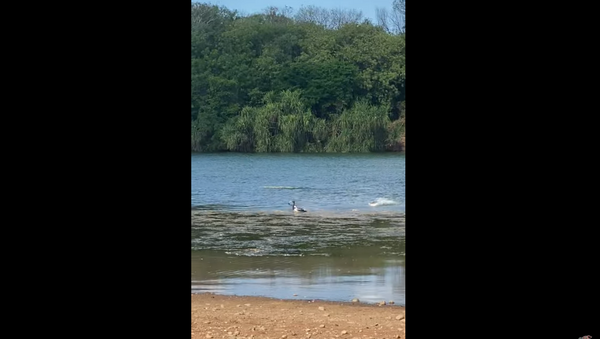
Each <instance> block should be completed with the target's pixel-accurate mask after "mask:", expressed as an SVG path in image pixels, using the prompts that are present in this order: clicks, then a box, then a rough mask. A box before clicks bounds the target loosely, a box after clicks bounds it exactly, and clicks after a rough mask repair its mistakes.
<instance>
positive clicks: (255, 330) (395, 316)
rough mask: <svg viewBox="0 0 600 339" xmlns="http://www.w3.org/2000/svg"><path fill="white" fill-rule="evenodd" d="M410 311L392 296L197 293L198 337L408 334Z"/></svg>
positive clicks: (277, 338) (194, 320) (194, 302)
mask: <svg viewBox="0 0 600 339" xmlns="http://www.w3.org/2000/svg"><path fill="white" fill-rule="evenodd" d="M291 298H292V297H291ZM404 314H405V308H404V307H401V306H397V305H390V304H389V302H388V303H386V304H385V305H373V304H364V303H360V302H354V303H353V302H347V303H341V302H330V301H322V300H314V301H313V300H311V301H307V300H279V299H270V298H263V297H243V296H224V295H215V294H209V293H204V294H192V338H196V339H197V338H208V339H211V338H214V339H217V338H228V339H229V338H236V339H242V338H271V339H285V338H287V339H291V338H361V339H362V338H405V319H404Z"/></svg>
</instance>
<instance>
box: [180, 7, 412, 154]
mask: <svg viewBox="0 0 600 339" xmlns="http://www.w3.org/2000/svg"><path fill="white" fill-rule="evenodd" d="M403 4H404V0H394V2H393V6H392V10H391V11H385V10H378V24H373V23H371V22H370V21H369V20H366V19H364V18H363V17H362V13H361V12H358V11H355V10H340V9H335V10H327V9H322V8H318V7H315V6H308V7H302V8H300V9H299V10H298V11H297V12H296V13H294V12H293V11H292V10H291V9H290V8H289V7H286V8H283V9H279V8H275V7H270V8H268V9H267V10H265V11H264V12H263V13H258V14H251V15H240V14H239V13H238V12H236V11H234V10H230V9H227V8H225V7H219V6H215V5H210V4H205V3H192V11H191V13H192V15H191V20H192V25H191V29H192V34H191V35H192V48H191V54H192V64H191V66H192V67H191V68H192V72H191V76H192V86H191V94H192V95H191V99H192V151H198V152H214V151H237V152H377V151H385V150H388V151H389V150H393V151H397V150H401V149H402V148H403V143H404V127H405V123H404V119H405V106H406V105H405V33H404V19H403V15H404V5H403Z"/></svg>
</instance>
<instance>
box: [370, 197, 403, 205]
mask: <svg viewBox="0 0 600 339" xmlns="http://www.w3.org/2000/svg"><path fill="white" fill-rule="evenodd" d="M397 204H398V202H397V201H394V200H391V199H387V198H377V199H375V200H373V201H371V202H370V203H369V206H372V207H377V206H387V205H397Z"/></svg>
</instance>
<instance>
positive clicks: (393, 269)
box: [192, 210, 405, 305]
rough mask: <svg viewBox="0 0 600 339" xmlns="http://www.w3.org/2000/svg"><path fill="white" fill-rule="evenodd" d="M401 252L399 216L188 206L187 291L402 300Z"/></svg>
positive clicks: (401, 231) (400, 302)
mask: <svg viewBox="0 0 600 339" xmlns="http://www.w3.org/2000/svg"><path fill="white" fill-rule="evenodd" d="M404 251H405V240H404V215H403V214H377V215H374V214H357V215H350V216H334V215H316V216H315V215H302V216H295V215H293V214H290V213H289V212H288V213H281V214H277V213H270V214H256V213H233V212H223V211H221V212H214V211H212V212H211V211H206V210H193V211H192V292H215V293H224V294H237V295H259V296H269V297H275V298H283V299H294V298H299V299H324V300H339V301H349V300H351V299H353V298H358V299H360V300H361V301H364V302H377V301H382V300H386V301H390V300H394V301H395V302H396V303H397V304H399V305H404V303H405V297H404V286H405V284H404V281H405V280H404V279H405V276H404V267H405V264H404V257H405V256H404ZM294 294H297V296H294Z"/></svg>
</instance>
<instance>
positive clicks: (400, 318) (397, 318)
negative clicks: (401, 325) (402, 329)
mask: <svg viewBox="0 0 600 339" xmlns="http://www.w3.org/2000/svg"><path fill="white" fill-rule="evenodd" d="M402 319H404V315H403V314H400V315H397V316H396V320H402Z"/></svg>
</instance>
